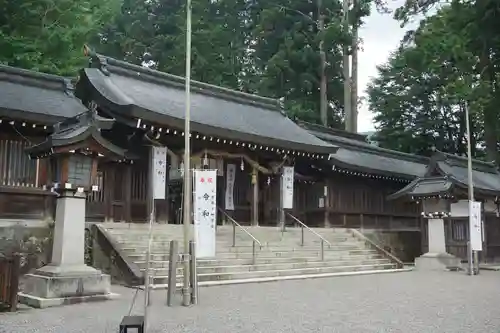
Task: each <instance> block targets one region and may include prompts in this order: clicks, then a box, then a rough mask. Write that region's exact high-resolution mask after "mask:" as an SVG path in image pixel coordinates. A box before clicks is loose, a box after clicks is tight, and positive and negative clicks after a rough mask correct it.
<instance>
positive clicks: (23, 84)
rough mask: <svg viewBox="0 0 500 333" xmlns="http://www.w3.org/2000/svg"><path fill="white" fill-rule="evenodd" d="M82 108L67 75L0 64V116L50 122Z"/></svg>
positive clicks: (82, 110) (83, 108)
mask: <svg viewBox="0 0 500 333" xmlns="http://www.w3.org/2000/svg"><path fill="white" fill-rule="evenodd" d="M85 110H86V108H85V107H84V106H83V105H82V103H81V102H80V101H79V100H78V99H76V98H75V97H74V96H73V91H72V85H71V83H70V80H69V79H66V78H63V77H59V76H54V75H49V74H43V73H37V72H32V71H27V70H24V69H19V68H13V67H9V66H3V65H0V117H7V118H10V119H14V120H23V121H33V122H39V123H43V124H53V123H55V122H58V121H61V120H63V119H65V118H69V117H74V116H75V115H77V114H79V113H82V112H85Z"/></svg>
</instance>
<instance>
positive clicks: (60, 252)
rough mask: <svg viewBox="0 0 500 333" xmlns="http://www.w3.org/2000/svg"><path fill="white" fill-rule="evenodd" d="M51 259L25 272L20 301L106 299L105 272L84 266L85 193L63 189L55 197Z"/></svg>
mask: <svg viewBox="0 0 500 333" xmlns="http://www.w3.org/2000/svg"><path fill="white" fill-rule="evenodd" d="M53 241H54V243H53V249H52V261H51V263H50V264H49V265H47V266H44V267H42V268H40V269H38V270H36V271H35V272H34V273H33V274H27V275H26V276H25V279H26V280H25V282H24V288H23V292H21V293H19V300H20V302H21V303H24V304H27V305H30V306H33V307H37V308H45V307H50V306H57V305H64V304H74V303H81V302H87V301H94V300H105V299H110V298H112V297H114V296H116V295H114V294H112V293H111V291H110V289H111V279H110V277H109V275H106V274H102V272H101V271H99V270H96V269H94V268H92V267H89V266H86V265H85V262H84V252H85V195H84V193H78V192H76V193H75V192H74V191H73V192H72V191H67V192H65V193H63V195H62V196H61V197H59V198H58V199H57V208H56V223H55V229H54V240H53Z"/></svg>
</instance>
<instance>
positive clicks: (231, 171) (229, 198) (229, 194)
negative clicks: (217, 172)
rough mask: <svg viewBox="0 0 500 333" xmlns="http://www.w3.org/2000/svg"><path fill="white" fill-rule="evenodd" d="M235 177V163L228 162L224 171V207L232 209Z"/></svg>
mask: <svg viewBox="0 0 500 333" xmlns="http://www.w3.org/2000/svg"><path fill="white" fill-rule="evenodd" d="M235 179H236V164H228V165H227V171H226V197H225V200H224V202H225V205H224V207H225V209H226V210H234V180H235Z"/></svg>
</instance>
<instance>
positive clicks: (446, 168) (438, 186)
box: [389, 151, 500, 199]
mask: <svg viewBox="0 0 500 333" xmlns="http://www.w3.org/2000/svg"><path fill="white" fill-rule="evenodd" d="M472 181H473V185H474V193H475V195H479V196H499V195H500V172H498V169H497V167H496V166H495V164H494V163H488V162H482V161H478V160H473V163H472ZM468 185H469V181H468V175H467V158H465V157H460V156H456V155H451V154H446V153H443V152H439V151H438V152H436V153H435V154H434V155H433V156H432V157H431V159H430V163H429V165H428V167H427V172H426V174H425V176H424V177H420V178H418V179H416V180H415V181H413V182H412V183H410V184H409V185H408V186H406V187H405V188H403V189H401V190H400V191H398V192H396V193H394V194H392V195H391V196H389V199H396V198H400V197H403V196H408V197H419V196H420V197H422V196H433V195H439V194H445V193H448V194H451V192H452V191H453V189H455V188H457V189H461V190H462V191H464V192H465V191H467V188H468Z"/></svg>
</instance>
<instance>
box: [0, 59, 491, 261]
mask: <svg viewBox="0 0 500 333" xmlns="http://www.w3.org/2000/svg"><path fill="white" fill-rule="evenodd" d="M91 60H92V62H91V65H90V66H89V67H88V68H84V69H82V70H81V71H80V72H79V73H75V76H76V75H77V74H78V80H70V79H66V78H62V77H57V76H52V75H48V74H42V73H36V72H32V71H26V70H21V69H17V68H12V67H8V66H0V219H1V224H0V237H3V238H9V237H10V236H12V235H14V234H16V235H21V234H22V235H24V234H34V235H43V234H44V231H43V230H44V229H46V224H47V222H51V221H53V220H54V214H55V195H54V193H53V192H51V191H49V190H47V188H50V184H53V183H54V182H55V181H56V179H54V178H53V174H54V171H53V170H51V168H50V167H49V165H50V161H49V160H50V159H48V160H42V159H29V158H28V155H27V153H26V151H25V150H26V148H28V147H30V146H33V145H34V144H36V143H39V142H42V141H44V140H45V138H47V137H48V135H50V134H51V133H52V132H53V131H54V124H56V123H59V122H61V121H64V120H67V119H70V118H73V117H76V116H77V115H79V114H82V113H85V112H93V113H95V114H97V115H98V116H99V117H102V118H107V119H114V120H115V121H114V124H113V126H112V128H110V129H100V134H101V135H102V137H103V138H105V139H106V140H107V141H109V142H111V143H112V144H113V145H115V146H116V147H121V148H123V149H126V150H127V151H130V152H133V155H134V158H123V159H121V160H119V161H110V160H106V159H103V160H102V162H100V163H99V164H98V167H97V178H96V180H95V185H97V188H98V190H97V191H91V192H89V194H88V197H87V203H86V221H87V222H88V223H93V222H116V223H119V222H134V223H145V222H146V221H147V220H148V203H147V202H148V193H149V192H148V170H149V160H150V159H149V158H148V154H149V149H150V148H149V147H150V146H151V145H152V144H153V145H157V146H163V147H166V155H167V156H166V162H167V168H166V169H165V170H166V174H165V188H164V193H165V199H161V200H155V214H156V216H155V217H156V223H160V224H165V223H173V224H178V223H182V221H181V219H180V217H181V214H180V213H181V207H182V206H181V205H182V179H183V175H182V169H183V162H182V160H183V158H182V157H183V149H184V132H183V124H184V79H183V78H182V77H177V76H173V75H169V74H165V73H160V72H157V71H154V70H150V69H147V68H144V67H140V66H135V65H132V64H129V63H125V62H121V61H118V60H115V59H112V58H107V57H105V56H101V55H96V54H93V55H91ZM191 112H192V118H191V121H192V122H191V130H192V132H191V140H192V147H191V151H192V155H191V166H192V168H193V169H211V170H216V178H217V179H216V196H215V198H216V207H217V209H222V210H224V211H225V212H226V213H227V214H228V215H229V216H230V217H232V218H234V219H235V220H236V221H238V223H240V224H241V225H254V226H256V225H260V226H277V225H279V223H280V214H279V212H280V202H281V201H280V200H281V199H283V198H281V199H280V189H281V188H282V187H283V183H282V179H283V178H282V174H283V172H284V170H287V171H291V172H292V174H293V177H292V183H291V186H292V187H293V196H292V197H291V200H292V202H291V203H290V206H286V207H290V208H287V209H286V211H287V212H289V213H290V214H292V215H293V216H295V217H297V218H298V219H300V220H301V221H302V222H304V223H305V224H307V225H308V226H311V227H324V228H329V227H346V228H359V229H360V230H362V231H363V232H364V233H365V234H367V235H368V234H369V235H370V237H372V238H373V239H374V240H376V241H377V242H378V243H379V244H381V245H383V246H384V247H385V248H386V249H387V250H390V251H391V252H393V253H394V254H395V255H396V256H398V257H400V258H401V259H402V260H404V261H412V260H413V259H414V258H415V257H418V256H419V255H421V254H422V253H425V252H427V249H428V240H427V238H428V237H427V220H428V219H429V218H436V217H437V218H440V219H443V221H444V228H445V237H446V251H447V252H449V253H451V254H453V255H455V256H458V257H459V258H462V259H465V258H466V242H467V235H468V222H467V218H466V217H465V216H463V214H462V213H454V211H455V212H456V211H457V210H456V207H458V206H456V204H457V203H459V202H461V201H460V200H464V199H467V178H466V160H465V159H464V158H462V157H457V156H452V155H448V154H445V153H441V152H436V153H435V154H434V156H432V157H431V158H427V157H423V156H415V155H410V154H405V153H401V152H397V151H391V150H387V149H382V148H379V147H376V146H373V145H371V144H369V143H367V142H366V138H365V137H364V136H362V135H358V134H353V133H346V132H344V131H339V130H334V129H330V128H324V127H322V126H319V125H314V124H309V123H304V122H295V121H293V120H291V119H289V118H287V117H286V116H285V112H284V110H283V108H282V105H281V104H280V103H279V101H277V100H273V99H270V98H264V97H259V96H254V95H249V94H245V93H241V92H237V91H233V90H229V89H226V88H222V87H216V86H212V85H209V84H205V83H200V82H192V109H191ZM473 168H474V179H475V184H474V186H475V189H476V196H477V199H478V200H480V201H481V202H483V214H484V220H485V224H484V230H485V237H484V238H485V239H484V244H485V246H484V250H483V253H482V255H483V256H484V257H485V258H489V259H495V258H496V257H498V256H499V255H500V251H499V250H500V241H499V239H500V227H499V225H500V224H499V223H498V222H499V221H498V219H499V218H498V210H499V209H498V200H497V197H498V195H499V194H500V174H499V173H498V170H497V167H496V166H495V165H493V164H491V163H485V162H479V161H474V163H473ZM416 189H418V190H416ZM283 200H285V199H283ZM426 201H428V202H431V201H432V202H439V205H442V207H443V210H442V211H428V210H426V209H425V207H424V206H425V205H423V204H422V203H423V202H426ZM452 204H455V206H454V207H455V208H453V209H452V208H451V205H452ZM427 207H429V206H428V205H427ZM438 213H439V214H440V213H442V214H441V215H432V214H438ZM429 214H431V215H429ZM217 223H218V224H222V223H224V216H223V214H217ZM6 247H8V244H7V243H5V244H3V245H1V244H0V251H2V250H5V249H6Z"/></svg>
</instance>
